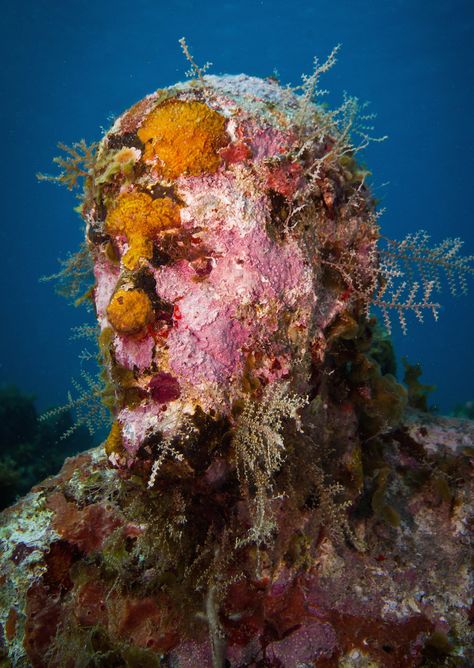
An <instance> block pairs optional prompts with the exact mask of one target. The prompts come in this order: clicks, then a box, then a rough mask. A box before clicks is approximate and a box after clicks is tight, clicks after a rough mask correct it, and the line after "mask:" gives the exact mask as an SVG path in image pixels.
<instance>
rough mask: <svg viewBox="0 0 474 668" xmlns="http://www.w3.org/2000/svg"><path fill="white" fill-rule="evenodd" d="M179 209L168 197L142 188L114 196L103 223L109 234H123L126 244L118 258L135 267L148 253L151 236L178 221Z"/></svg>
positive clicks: (176, 224) (151, 251)
mask: <svg viewBox="0 0 474 668" xmlns="http://www.w3.org/2000/svg"><path fill="white" fill-rule="evenodd" d="M179 209H180V207H179V205H178V204H176V203H175V202H173V200H172V199H170V198H169V197H161V198H159V199H153V198H152V197H151V196H150V195H148V194H147V193H144V192H127V193H123V194H122V195H120V196H119V197H118V199H117V202H116V204H115V206H114V208H113V209H112V210H111V211H110V212H109V213H108V215H107V218H106V220H105V227H106V230H107V232H108V233H109V234H112V235H125V236H126V237H127V241H128V243H129V246H130V248H129V249H128V251H127V252H126V253H125V255H124V257H123V258H122V262H123V264H124V266H125V267H127V269H130V270H133V269H136V267H137V266H138V264H139V262H140V259H141V258H147V259H150V258H151V257H152V255H153V239H156V237H157V236H158V235H159V234H160V232H162V231H163V230H166V229H170V228H173V227H178V226H179V225H180V223H181V219H180V215H179Z"/></svg>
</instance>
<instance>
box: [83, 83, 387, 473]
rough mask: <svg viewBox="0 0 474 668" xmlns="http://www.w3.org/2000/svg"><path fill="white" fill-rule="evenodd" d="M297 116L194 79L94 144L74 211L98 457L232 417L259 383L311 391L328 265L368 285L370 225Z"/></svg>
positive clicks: (284, 97) (309, 126)
mask: <svg viewBox="0 0 474 668" xmlns="http://www.w3.org/2000/svg"><path fill="white" fill-rule="evenodd" d="M304 112H305V113H304V114H303V113H302V108H301V102H300V100H298V98H297V97H296V96H295V95H294V94H293V93H289V92H288V91H287V90H285V89H282V88H281V87H280V86H279V85H278V84H277V83H276V82H274V81H264V80H260V79H256V78H251V77H245V76H238V77H211V76H206V77H205V84H202V83H200V84H199V85H195V84H192V83H187V84H179V85H177V86H174V87H172V88H170V89H166V90H164V91H158V92H157V93H155V94H152V95H150V96H148V97H146V98H145V99H143V100H142V101H141V102H139V103H138V104H136V105H135V106H134V107H132V108H131V109H130V110H129V111H127V112H126V113H125V114H124V115H123V116H121V117H120V118H119V119H118V120H117V121H116V122H115V124H114V126H113V127H112V128H111V130H110V131H109V132H108V133H107V134H106V135H105V137H104V138H103V140H102V141H101V143H100V145H99V149H98V153H97V157H96V160H95V165H94V170H93V175H92V178H91V179H89V184H88V187H87V190H86V199H85V204H84V208H83V214H84V217H85V220H86V222H87V240H88V244H89V247H90V249H91V252H92V254H93V259H94V273H95V279H96V285H95V289H94V302H95V308H96V313H97V318H98V322H99V325H100V330H101V335H100V346H101V351H102V356H103V358H104V361H105V365H106V368H107V372H108V374H109V380H110V382H111V383H112V385H113V389H114V394H115V413H116V422H115V424H114V427H113V429H112V432H111V435H110V437H109V439H108V442H107V448H108V453H109V457H110V459H111V461H112V462H113V463H114V464H116V465H120V466H129V465H130V463H132V462H133V461H134V460H135V459H138V458H141V459H143V458H145V459H146V454H144V453H146V452H149V453H150V458H151V459H152V458H153V455H152V451H153V443H154V441H156V439H161V441H162V442H163V439H165V440H166V441H167V442H169V443H171V442H172V441H173V438H175V437H177V436H178V435H179V434H180V433H183V432H185V431H186V430H185V429H184V425H186V424H190V421H191V422H192V421H193V420H194V423H193V428H196V424H197V422H196V416H197V415H199V416H200V419H204V418H203V416H206V418H207V419H210V420H218V419H224V420H226V421H228V422H229V424H232V422H233V420H234V419H235V417H236V416H238V415H239V412H240V411H241V409H242V406H243V405H245V402H248V401H251V400H257V401H258V399H259V397H261V396H262V393H264V392H265V388H268V387H269V386H271V385H272V384H275V383H278V384H282V383H284V384H285V385H287V386H288V388H290V389H291V391H292V392H293V393H297V394H301V395H305V394H308V393H310V392H311V389H312V384H313V383H314V378H315V375H316V376H317V373H318V369H319V368H321V366H322V363H323V360H324V353H325V349H326V347H327V340H328V332H329V329H330V328H331V326H334V323H335V322H336V321H337V320H338V318H339V319H340V318H341V314H344V313H345V314H346V316H345V317H346V319H347V305H348V298H349V294H348V290H347V282H345V281H344V277H341V275H340V270H335V269H334V266H335V265H336V263H339V265H340V266H345V267H346V270H347V271H352V270H354V271H356V272H357V275H358V277H359V279H358V280H360V282H363V281H364V277H365V276H366V277H367V280H368V281H369V280H370V275H371V263H373V257H372V254H371V249H372V248H373V243H374V241H375V239H376V236H377V230H376V227H375V225H374V223H373V218H372V213H371V211H372V205H371V202H370V198H369V195H368V193H367V191H366V190H365V188H364V186H363V177H362V176H361V175H360V174H359V173H358V172H357V169H356V166H355V162H354V161H353V160H352V159H351V158H350V157H347V158H346V159H345V160H341V159H340V155H339V154H338V153H337V151H336V150H335V143H336V140H337V138H336V137H334V136H332V135H331V133H330V131H329V130H330V128H328V127H327V124H326V126H325V127H323V125H324V123H323V121H324V119H322V118H321V117H318V114H317V111H316V108H312V107H311V106H309V107H308V108H307V109H305V110H304ZM318 123H319V124H320V125H318ZM355 255H357V267H354V262H353V261H352V265H351V257H354V256H355ZM341 258H343V261H342V260H341ZM349 319H350V318H349ZM147 448H148V450H147ZM184 454H185V453H184Z"/></svg>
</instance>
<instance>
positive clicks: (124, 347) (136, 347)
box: [114, 335, 155, 371]
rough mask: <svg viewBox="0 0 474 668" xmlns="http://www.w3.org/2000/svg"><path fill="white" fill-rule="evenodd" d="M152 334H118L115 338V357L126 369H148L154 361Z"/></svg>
mask: <svg viewBox="0 0 474 668" xmlns="http://www.w3.org/2000/svg"><path fill="white" fill-rule="evenodd" d="M154 343H155V342H154V340H153V337H152V336H146V337H134V336H120V335H117V336H116V337H115V339H114V351H115V359H116V360H117V362H118V364H120V365H121V366H123V367H125V368H126V369H133V368H134V367H136V368H137V369H138V370H139V371H143V370H144V369H147V368H148V367H149V366H150V365H151V363H152V361H153V348H154Z"/></svg>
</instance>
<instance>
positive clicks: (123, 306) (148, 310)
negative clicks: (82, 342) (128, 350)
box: [107, 290, 153, 334]
mask: <svg viewBox="0 0 474 668" xmlns="http://www.w3.org/2000/svg"><path fill="white" fill-rule="evenodd" d="M107 318H108V320H109V322H110V324H111V325H112V327H113V328H114V329H115V331H116V332H119V333H120V334H137V333H138V332H139V331H140V330H141V329H143V328H144V327H145V325H147V324H148V323H149V322H150V321H151V320H152V319H153V307H152V304H151V302H150V300H149V298H148V297H147V295H146V294H145V293H144V292H143V291H142V290H118V291H117V292H116V293H115V294H114V296H113V297H112V299H111V300H110V304H109V305H108V307H107Z"/></svg>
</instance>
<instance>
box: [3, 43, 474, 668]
mask: <svg viewBox="0 0 474 668" xmlns="http://www.w3.org/2000/svg"><path fill="white" fill-rule="evenodd" d="M333 60H334V54H332V55H331V56H330V58H329V60H328V62H327V63H325V64H323V65H321V66H317V67H316V68H315V71H314V73H313V75H312V76H311V77H307V78H306V79H305V82H304V85H303V87H302V90H301V91H300V92H299V93H298V91H294V90H290V89H285V88H282V87H281V86H280V85H279V84H278V83H277V82H276V81H274V80H261V79H257V78H253V77H247V76H244V75H240V76H225V77H215V76H209V75H206V76H204V74H203V72H201V71H200V70H198V68H197V67H196V66H195V65H194V64H193V67H194V72H195V74H196V78H195V79H194V80H192V81H189V82H186V83H183V84H177V85H176V86H172V87H171V88H168V89H166V90H161V91H158V92H157V93H155V94H152V95H150V96H148V97H146V98H145V99H144V100H142V101H140V102H139V103H138V104H137V105H135V106H134V107H132V108H131V109H130V110H128V111H127V112H125V114H123V115H122V116H121V117H120V118H119V119H117V121H116V122H115V123H114V125H113V127H112V128H111V129H110V130H109V131H108V132H107V134H106V135H105V136H104V138H103V139H102V141H101V142H100V144H99V145H98V146H97V147H96V149H95V150H94V151H88V150H87V149H86V147H84V146H83V147H82V148H83V149H84V155H83V156H82V158H81V155H80V154H79V153H78V149H79V148H81V147H80V146H77V147H75V149H74V150H73V151H72V153H71V156H72V157H71V160H69V161H62V163H61V164H62V166H63V167H64V171H63V173H62V175H61V177H59V180H62V181H64V182H65V183H66V184H69V185H73V184H74V182H75V180H76V179H77V177H78V175H81V174H82V176H84V185H85V188H84V197H83V201H82V205H81V213H82V215H83V217H84V220H85V222H86V237H87V246H86V250H85V252H84V258H85V259H86V260H87V259H88V260H90V261H91V262H92V265H93V273H94V285H93V289H92V290H91V291H89V293H88V295H87V297H88V298H90V299H92V301H93V303H94V307H95V311H96V314H97V319H98V323H99V328H100V333H99V348H100V356H101V361H102V364H103V376H104V381H105V382H104V388H103V397H104V399H105V400H106V401H107V402H108V404H109V405H110V407H111V409H112V411H113V414H114V422H113V425H112V427H111V431H110V434H109V436H108V438H107V440H106V442H105V447H104V448H103V449H102V448H99V449H95V450H92V451H89V452H86V453H83V454H82V455H79V456H78V457H76V458H74V459H71V460H67V462H66V464H65V466H64V468H63V470H62V472H61V473H60V474H59V476H57V477H55V478H51V479H48V480H47V481H45V482H44V483H42V484H40V485H38V486H37V487H35V488H34V489H33V490H32V492H31V494H30V496H28V497H26V498H25V499H24V500H22V501H20V502H19V503H18V504H17V505H16V506H13V507H12V508H10V509H9V510H7V511H5V513H4V514H3V515H2V521H3V524H2V525H1V529H0V541H1V546H2V556H1V557H0V584H1V586H2V594H1V595H0V623H1V627H2V632H3V643H0V657H2V654H1V652H3V657H2V658H3V661H4V665H13V666H28V665H32V666H34V667H41V666H61V667H62V666H66V667H69V666H71V667H73V666H170V667H171V666H173V667H176V668H178V667H184V666H189V667H191V666H196V665H202V666H232V667H234V668H237V667H241V668H243V667H244V666H255V667H257V666H258V667H262V668H263V667H264V666H268V667H274V668H281V667H287V668H290V667H293V666H295V667H296V666H341V667H345V666H381V667H382V666H389V667H390V666H393V667H396V666H402V667H403V666H407V667H408V666H418V665H420V666H421V665H432V666H435V665H439V666H441V665H453V666H454V665H456V666H468V665H471V662H472V660H473V648H472V645H471V644H470V642H469V623H470V616H469V615H470V598H469V586H468V582H469V574H470V571H469V567H470V552H469V537H470V534H469V515H470V513H472V498H473V497H472V481H471V487H469V484H470V483H469V469H470V463H471V461H472V455H473V438H474V425H473V424H472V423H470V422H469V421H463V420H448V419H443V418H434V417H433V416H430V415H427V414H423V413H416V412H413V411H412V412H410V411H408V410H407V393H406V390H405V389H404V387H402V386H401V385H400V384H399V383H397V381H396V379H395V377H394V359H393V353H392V351H391V348H390V343H389V341H388V339H387V338H386V336H384V335H382V334H381V333H380V331H379V330H378V328H377V326H376V324H375V321H374V320H373V319H371V318H370V317H369V315H368V314H369V310H370V308H371V307H372V306H378V307H379V308H380V309H381V310H382V313H383V316H384V319H385V323H386V324H389V322H390V320H389V319H390V312H391V311H393V312H395V313H396V314H397V315H398V317H399V319H400V322H401V324H402V326H403V327H405V326H406V315H407V313H410V312H411V313H414V314H415V316H417V317H419V318H422V315H423V313H424V312H425V311H427V310H428V311H432V312H433V313H434V314H436V309H437V304H436V303H435V302H433V301H431V294H432V293H433V292H434V291H435V290H436V289H437V288H439V287H440V276H441V274H442V273H443V272H446V273H447V274H448V278H449V280H450V287H451V288H453V287H454V285H455V282H456V281H458V280H459V284H460V287H461V289H463V288H464V287H465V276H466V275H467V274H469V273H472V268H471V267H470V264H469V262H470V259H471V258H463V257H461V256H459V254H458V251H459V247H460V242H458V241H457V240H447V241H446V242H444V243H443V244H441V245H440V246H437V247H434V248H430V247H429V245H428V240H427V237H426V236H425V235H423V234H422V233H420V234H418V235H416V236H413V237H409V238H407V239H406V240H404V241H403V242H400V243H398V244H395V243H394V242H389V243H388V246H386V247H385V250H384V247H383V243H382V241H381V237H380V231H379V227H378V223H377V215H376V213H375V208H374V202H373V199H372V196H371V193H370V190H369V189H368V188H367V186H366V184H365V177H366V174H365V172H364V171H363V170H362V169H361V168H360V167H359V165H358V164H357V162H356V159H355V153H356V150H357V146H356V145H354V144H353V143H352V142H353V140H352V139H351V138H350V132H351V131H354V130H355V131H356V132H357V130H358V131H359V137H360V142H361V143H360V145H361V146H364V145H365V144H366V143H367V141H368V140H369V138H368V136H367V131H366V130H364V129H363V128H361V127H359V128H357V126H356V111H357V109H356V102H355V101H353V100H350V99H347V100H346V101H345V102H344V104H343V106H342V107H341V108H340V109H339V110H337V111H336V112H329V111H325V110H323V109H322V108H321V107H319V106H318V105H316V104H315V103H314V102H313V97H314V95H315V93H316V90H317V89H316V86H317V83H318V77H319V75H320V74H321V73H322V72H323V71H325V69H327V67H328V66H330V64H332V62H333ZM81 161H82V162H81ZM409 263H412V264H413V265H414V266H415V268H416V267H418V268H419V273H420V279H419V281H418V282H412V283H411V284H410V285H408V286H407V285H405V284H404V283H403V279H402V277H401V273H402V268H403V267H404V266H405V265H406V264H409ZM397 281H399V282H398V283H397ZM404 291H405V293H404ZM418 293H420V294H421V296H420V297H418ZM404 294H405V296H404ZM469 489H471V492H469ZM471 516H472V515H471ZM449 662H451V663H449Z"/></svg>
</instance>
